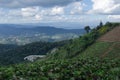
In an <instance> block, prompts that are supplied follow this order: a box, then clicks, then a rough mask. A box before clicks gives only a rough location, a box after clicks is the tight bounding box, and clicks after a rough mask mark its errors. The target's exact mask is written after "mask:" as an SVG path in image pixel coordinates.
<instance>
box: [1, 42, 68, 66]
mask: <svg viewBox="0 0 120 80" xmlns="http://www.w3.org/2000/svg"><path fill="white" fill-rule="evenodd" d="M67 43H69V41H61V42H54V43H52V42H35V43H31V44H27V45H24V46H18V47H14V46H13V47H14V48H12V46H10V45H8V46H6V48H4V46H3V47H2V48H3V50H2V48H1V51H0V65H7V64H15V63H20V62H24V57H26V56H29V55H46V53H47V52H48V51H50V50H52V49H53V48H57V47H60V46H63V45H64V44H67ZM7 48H8V49H7Z"/></svg>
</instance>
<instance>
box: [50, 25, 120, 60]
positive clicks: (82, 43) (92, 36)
mask: <svg viewBox="0 0 120 80" xmlns="http://www.w3.org/2000/svg"><path fill="white" fill-rule="evenodd" d="M108 25H109V26H108ZM118 25H119V23H106V24H105V25H103V26H98V27H97V28H95V29H92V30H91V32H90V33H88V34H85V35H84V36H81V37H79V38H77V39H73V40H71V41H70V44H66V45H64V46H62V47H60V48H59V50H57V51H56V52H55V53H53V54H50V55H49V57H50V58H53V59H58V58H59V59H61V58H62V59H66V58H72V57H75V56H77V55H80V54H81V53H82V52H84V51H85V50H86V49H87V48H89V47H90V46H91V45H92V44H93V43H95V42H96V40H97V39H98V38H99V37H101V36H102V35H103V34H105V33H107V32H108V31H110V30H112V29H113V28H115V27H116V26H118ZM102 45H103V46H102ZM95 46H98V47H95ZM95 46H94V45H93V48H96V49H97V50H98V51H99V53H98V54H100V52H101V54H102V49H108V47H109V46H110V45H109V43H103V44H102V42H98V43H95ZM101 47H102V49H101V50H99V48H101ZM97 50H94V51H95V52H93V53H92V52H91V51H90V53H92V54H90V55H91V56H92V55H93V54H97V52H98V51H97ZM88 52H89V50H88ZM103 52H104V50H103ZM84 55H85V54H84Z"/></svg>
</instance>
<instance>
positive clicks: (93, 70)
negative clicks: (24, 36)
mask: <svg viewBox="0 0 120 80" xmlns="http://www.w3.org/2000/svg"><path fill="white" fill-rule="evenodd" d="M118 25H120V24H119V23H109V22H108V23H106V24H105V25H102V24H100V26H98V27H97V28H95V29H93V30H91V32H89V33H88V34H85V35H84V36H80V37H79V38H76V39H72V40H69V41H66V42H62V43H59V44H57V46H58V45H59V46H58V47H57V50H56V51H55V52H53V53H49V54H48V55H47V58H45V59H42V60H37V61H36V62H33V63H23V64H16V65H9V66H6V67H4V66H1V67H0V80H119V79H120V75H119V74H120V42H99V41H97V39H98V38H99V37H101V36H102V35H103V34H105V33H107V32H108V31H110V30H112V29H113V28H115V27H116V26H118ZM63 43H64V44H63ZM46 44H47V48H46V47H43V46H44V45H41V46H42V47H43V50H46V49H49V48H50V47H51V46H50V47H48V43H46ZM49 44H51V43H49ZM55 44H56V43H55ZM61 44H62V45H61ZM36 45H37V44H36ZM33 46H34V47H35V45H33V44H32V46H31V48H30V50H31V49H32V47H33ZM38 46H40V44H38V45H37V47H38ZM34 47H33V49H35V48H37V47H35V48H34ZM44 48H45V49H44ZM26 49H27V48H25V50H26ZM28 49H29V47H28ZM18 50H19V49H18Z"/></svg>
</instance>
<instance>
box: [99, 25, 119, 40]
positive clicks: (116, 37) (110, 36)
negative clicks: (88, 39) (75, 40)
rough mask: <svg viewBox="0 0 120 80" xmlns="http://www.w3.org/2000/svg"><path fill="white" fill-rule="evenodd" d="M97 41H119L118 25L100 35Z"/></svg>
mask: <svg viewBox="0 0 120 80" xmlns="http://www.w3.org/2000/svg"><path fill="white" fill-rule="evenodd" d="M98 41H105V42H119V41H120V26H118V27H116V28H114V29H113V30H111V31H109V32H108V33H106V34H105V35H103V36H102V37H100V38H99V39H98Z"/></svg>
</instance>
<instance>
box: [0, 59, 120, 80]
mask: <svg viewBox="0 0 120 80" xmlns="http://www.w3.org/2000/svg"><path fill="white" fill-rule="evenodd" d="M119 74H120V62H119V59H115V60H111V59H98V58H85V59H80V58H76V59H66V60H50V61H37V62H35V63H29V64H19V65H14V66H10V67H5V68H3V67H1V68H0V80H98V79H99V80H117V79H119V77H120V75H119Z"/></svg>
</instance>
